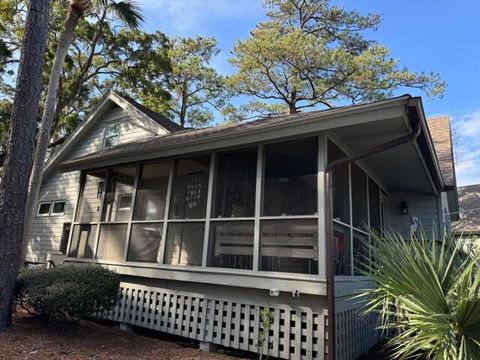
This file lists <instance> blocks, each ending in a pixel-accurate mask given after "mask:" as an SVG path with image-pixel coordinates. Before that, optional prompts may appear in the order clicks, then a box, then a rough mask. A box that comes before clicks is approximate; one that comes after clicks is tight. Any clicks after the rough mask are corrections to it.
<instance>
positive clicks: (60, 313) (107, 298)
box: [16, 265, 120, 319]
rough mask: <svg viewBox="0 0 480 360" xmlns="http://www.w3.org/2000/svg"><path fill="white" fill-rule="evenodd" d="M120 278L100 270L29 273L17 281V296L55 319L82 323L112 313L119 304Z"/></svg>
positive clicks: (67, 268)
mask: <svg viewBox="0 0 480 360" xmlns="http://www.w3.org/2000/svg"><path fill="white" fill-rule="evenodd" d="M119 286H120V276H119V275H118V274H116V273H114V272H113V271H110V270H107V269H104V268H102V267H100V266H93V265H90V266H79V267H77V266H59V267H55V268H53V269H27V270H24V271H22V272H21V273H20V275H19V277H18V279H17V287H16V296H17V299H18V300H19V301H22V302H23V303H25V304H27V305H29V306H30V307H32V308H33V309H34V310H35V311H37V312H39V313H40V314H45V315H48V316H49V317H50V318H53V319H60V318H70V319H71V318H73V319H81V318H87V317H89V316H92V315H93V314H95V313H97V312H101V311H104V310H109V309H111V308H112V307H113V306H115V304H116V302H117V300H118V292H119Z"/></svg>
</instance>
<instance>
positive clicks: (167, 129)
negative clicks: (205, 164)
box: [43, 91, 183, 175]
mask: <svg viewBox="0 0 480 360" xmlns="http://www.w3.org/2000/svg"><path fill="white" fill-rule="evenodd" d="M111 103H114V104H116V105H118V106H119V107H121V108H122V109H124V110H125V111H127V112H128V113H129V114H130V115H131V116H132V117H135V118H136V119H138V120H140V121H143V123H144V124H145V125H146V126H147V127H148V128H149V129H151V130H152V131H153V132H155V133H157V134H158V135H160V134H165V133H167V134H170V133H173V132H175V131H179V130H182V129H183V128H182V127H181V126H180V125H178V124H175V123H174V122H173V121H171V120H169V119H167V118H166V117H164V116H162V115H160V114H158V113H156V112H154V111H152V110H150V109H148V108H146V107H144V106H142V105H140V104H139V103H137V102H136V101H134V100H133V99H130V98H127V97H125V96H122V95H120V94H118V93H116V92H114V91H110V92H109V93H107V94H106V95H105V96H104V97H103V98H102V99H101V100H100V101H99V102H98V104H96V105H95V106H94V108H93V109H92V110H91V111H90V113H89V114H88V115H87V116H86V118H85V120H83V121H82V122H81V123H80V125H79V126H78V127H77V128H76V129H75V130H74V131H73V132H72V133H71V134H70V136H69V137H68V138H67V140H66V141H65V142H64V143H63V144H62V145H61V146H60V147H59V148H58V149H57V151H55V152H54V153H53V154H52V155H51V156H50V158H49V159H48V160H47V161H46V163H45V167H44V170H43V175H45V174H46V173H48V172H49V171H50V170H51V169H52V168H53V166H54V165H55V164H57V163H58V162H59V161H60V160H61V159H62V158H63V156H64V155H65V154H66V153H67V152H68V150H70V149H71V148H72V147H73V146H74V145H75V144H76V143H77V142H78V141H79V140H80V139H81V138H82V136H83V135H84V134H85V133H86V132H87V131H88V130H89V129H91V128H92V126H93V124H95V122H96V120H97V119H99V118H100V117H101V116H102V115H103V114H104V112H105V111H106V110H107V109H108V108H109V106H110V104H111Z"/></svg>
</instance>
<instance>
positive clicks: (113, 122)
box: [102, 121, 120, 149]
mask: <svg viewBox="0 0 480 360" xmlns="http://www.w3.org/2000/svg"><path fill="white" fill-rule="evenodd" d="M112 126H118V132H117V134H116V135H115V136H109V137H117V143H116V144H115V145H118V140H119V138H120V121H112V122H109V123H106V124H105V128H104V129H103V141H102V149H107V148H110V147H111V146H108V147H105V142H106V140H107V129H108V128H109V127H112ZM115 145H113V146H115Z"/></svg>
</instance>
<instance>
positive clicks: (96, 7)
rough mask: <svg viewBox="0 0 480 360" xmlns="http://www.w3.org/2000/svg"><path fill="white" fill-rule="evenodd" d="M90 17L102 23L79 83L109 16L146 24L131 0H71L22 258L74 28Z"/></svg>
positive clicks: (30, 200) (53, 76)
mask: <svg viewBox="0 0 480 360" xmlns="http://www.w3.org/2000/svg"><path fill="white" fill-rule="evenodd" d="M86 13H89V14H91V15H92V16H93V17H95V18H96V19H97V20H98V21H99V26H98V31H97V33H96V34H95V37H94V40H93V42H92V51H91V52H90V55H89V58H88V60H87V62H86V65H85V67H84V68H83V69H81V74H80V76H79V81H80V80H81V78H82V75H85V74H86V73H87V71H88V68H89V66H90V65H91V63H92V61H93V57H94V55H95V47H96V44H97V42H98V41H99V39H100V37H101V35H102V25H103V22H104V21H105V18H106V17H107V15H109V14H111V15H113V16H114V17H115V18H116V19H118V20H119V21H120V22H122V23H123V24H125V25H126V26H128V27H130V28H134V29H136V28H138V27H139V26H140V23H141V22H142V21H143V17H142V14H141V12H140V9H139V7H138V5H137V4H136V3H135V2H133V1H130V0H121V1H114V0H69V1H68V10H67V16H66V19H65V27H64V29H63V30H62V32H61V34H60V36H59V40H58V45H57V50H56V52H55V58H54V61H53V66H52V70H51V73H50V79H49V82H48V88H47V94H46V98H45V105H44V108H43V114H42V121H41V124H40V130H39V133H38V138H37V145H36V148H35V156H34V160H33V167H32V173H31V175H30V184H29V189H28V203H27V210H26V220H25V225H24V231H23V238H24V239H23V255H25V252H26V246H27V243H28V239H30V236H31V227H32V220H33V218H34V216H35V210H36V206H35V205H36V203H37V199H38V192H39V190H40V185H41V183H42V170H43V165H44V162H45V159H46V156H47V149H48V144H49V142H50V133H51V129H52V125H53V121H54V118H55V113H56V112H55V109H56V106H57V97H58V89H59V83H60V77H61V75H62V68H63V63H64V62H65V57H66V56H67V52H68V48H69V47H70V45H71V43H72V39H73V34H74V31H75V28H76V27H77V25H78V22H79V21H80V19H81V18H82V17H83V16H84V15H85V14H86Z"/></svg>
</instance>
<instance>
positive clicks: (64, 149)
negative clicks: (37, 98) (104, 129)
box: [43, 93, 111, 176]
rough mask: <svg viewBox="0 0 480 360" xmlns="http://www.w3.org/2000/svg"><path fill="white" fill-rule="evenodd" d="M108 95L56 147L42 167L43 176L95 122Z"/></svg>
mask: <svg viewBox="0 0 480 360" xmlns="http://www.w3.org/2000/svg"><path fill="white" fill-rule="evenodd" d="M110 95H111V93H110V94H107V95H106V96H104V98H103V99H102V100H100V102H99V103H98V104H97V105H96V106H95V107H94V108H93V109H92V111H91V112H90V114H89V115H88V116H87V118H86V119H85V120H84V121H83V122H82V123H81V124H80V125H79V126H78V127H77V128H76V129H75V130H74V131H73V133H72V134H71V135H70V137H69V138H68V139H67V141H66V142H65V143H64V144H63V145H62V146H61V148H60V149H58V151H57V152H55V154H54V155H52V157H51V158H50V159H48V160H47V163H46V164H45V166H44V168H43V176H45V175H46V174H47V173H48V172H50V170H51V169H52V167H53V165H54V164H55V163H56V162H57V161H58V160H59V159H60V158H61V155H62V154H65V152H67V151H68V150H70V149H71V148H72V146H73V145H75V143H76V140H77V139H78V138H79V137H81V135H82V134H83V133H84V132H85V131H86V130H88V129H90V127H91V125H92V124H93V123H94V122H95V121H94V120H95V119H96V118H97V117H98V116H99V114H102V112H103V110H104V107H105V105H106V104H107V103H108V102H109V101H111V98H110Z"/></svg>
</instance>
